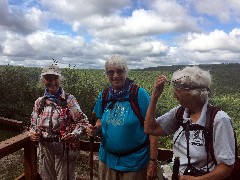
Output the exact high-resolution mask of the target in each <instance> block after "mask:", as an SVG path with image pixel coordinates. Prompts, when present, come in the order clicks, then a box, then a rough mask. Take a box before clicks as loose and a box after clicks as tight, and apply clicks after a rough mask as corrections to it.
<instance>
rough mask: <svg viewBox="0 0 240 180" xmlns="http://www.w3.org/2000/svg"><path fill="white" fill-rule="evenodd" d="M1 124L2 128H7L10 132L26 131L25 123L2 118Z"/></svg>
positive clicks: (0, 119) (0, 118)
mask: <svg viewBox="0 0 240 180" xmlns="http://www.w3.org/2000/svg"><path fill="white" fill-rule="evenodd" d="M0 124H1V128H5V129H8V130H15V131H20V132H21V131H23V129H24V124H23V121H17V120H14V119H8V118H4V117H0Z"/></svg>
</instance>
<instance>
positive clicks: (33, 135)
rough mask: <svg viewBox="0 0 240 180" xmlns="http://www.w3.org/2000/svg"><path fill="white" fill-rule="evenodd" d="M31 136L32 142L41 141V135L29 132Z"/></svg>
mask: <svg viewBox="0 0 240 180" xmlns="http://www.w3.org/2000/svg"><path fill="white" fill-rule="evenodd" d="M29 136H30V138H31V140H32V141H39V140H40V137H41V133H40V132H38V133H36V132H29Z"/></svg>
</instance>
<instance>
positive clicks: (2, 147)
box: [0, 117, 173, 180]
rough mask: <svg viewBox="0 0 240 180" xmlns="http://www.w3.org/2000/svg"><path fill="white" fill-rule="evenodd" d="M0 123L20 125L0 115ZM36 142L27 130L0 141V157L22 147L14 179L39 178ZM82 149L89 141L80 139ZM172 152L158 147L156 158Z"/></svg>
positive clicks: (166, 157)
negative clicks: (21, 168)
mask: <svg viewBox="0 0 240 180" xmlns="http://www.w3.org/2000/svg"><path fill="white" fill-rule="evenodd" d="M0 121H1V122H0V124H2V123H6V121H8V122H7V123H10V124H11V125H12V126H15V125H16V126H17V127H21V126H20V124H22V123H19V121H16V120H11V119H7V118H2V117H0ZM17 129H18V128H17ZM36 147H37V146H36V143H35V142H33V141H31V140H30V137H29V136H28V131H25V132H22V133H21V134H19V135H17V136H14V137H12V138H10V139H7V140H5V141H2V142H0V158H3V157H5V156H8V155H9V154H12V153H14V152H16V151H18V150H20V149H24V163H23V164H24V172H23V174H21V175H20V176H19V177H17V178H16V179H15V180H24V179H25V180H36V179H37V180H38V179H41V178H40V176H39V174H38V172H37V148H36ZM99 147H100V142H94V144H93V152H98V150H99ZM79 150H82V151H88V152H89V151H90V142H89V141H84V140H81V141H80V148H79ZM172 155H173V152H172V151H171V150H169V149H160V148H159V149H158V160H159V161H167V160H169V159H171V157H172Z"/></svg>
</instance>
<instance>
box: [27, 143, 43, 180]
mask: <svg viewBox="0 0 240 180" xmlns="http://www.w3.org/2000/svg"><path fill="white" fill-rule="evenodd" d="M37 164H38V162H37V143H36V142H33V141H29V142H27V143H25V146H24V173H25V179H26V180H37V179H39V178H38V172H37Z"/></svg>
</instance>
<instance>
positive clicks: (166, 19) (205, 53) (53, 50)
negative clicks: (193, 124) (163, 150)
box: [0, 0, 240, 69]
mask: <svg viewBox="0 0 240 180" xmlns="http://www.w3.org/2000/svg"><path fill="white" fill-rule="evenodd" d="M0 7H1V11H0V65H6V64H10V65H15V66H34V67H43V66H45V65H48V64H49V63H52V58H54V59H57V60H58V62H59V66H60V67H68V65H69V64H71V65H73V66H74V65H76V68H103V67H104V62H105V60H106V59H107V58H109V57H110V56H112V55H115V54H119V55H121V56H124V57H125V58H126V59H127V61H128V65H129V67H130V68H132V69H135V68H145V67H156V66H168V65H176V64H184V65H192V64H195V65H197V64H216V63H232V62H235V63H240V1H239V0H228V1H226V0H214V1H212V0H121V1H116V0H88V1H86V0H61V1H59V0H51V1H49V0H37V1H35V0H24V1H22V0H9V1H7V0H0Z"/></svg>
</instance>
